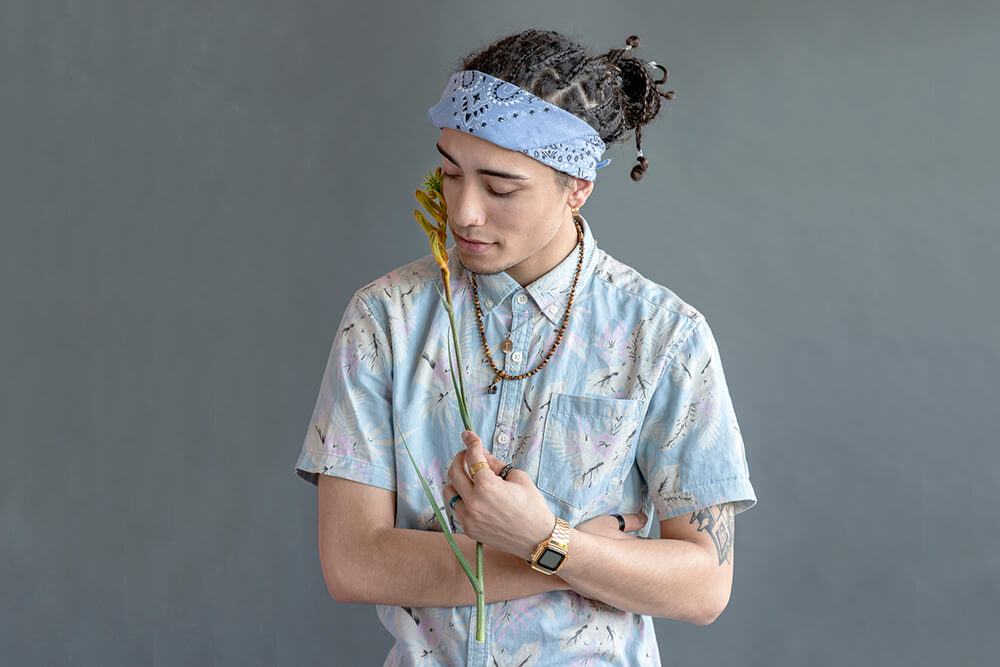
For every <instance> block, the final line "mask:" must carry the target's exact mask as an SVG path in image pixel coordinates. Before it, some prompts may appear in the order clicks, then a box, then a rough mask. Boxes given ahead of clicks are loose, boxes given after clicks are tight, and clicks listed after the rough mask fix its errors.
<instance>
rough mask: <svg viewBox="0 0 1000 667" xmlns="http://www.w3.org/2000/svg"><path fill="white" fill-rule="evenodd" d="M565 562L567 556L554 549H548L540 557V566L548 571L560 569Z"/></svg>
mask: <svg viewBox="0 0 1000 667" xmlns="http://www.w3.org/2000/svg"><path fill="white" fill-rule="evenodd" d="M564 560H566V555H565V554H561V553H559V552H558V551H553V550H552V549H546V550H545V551H543V552H542V555H541V556H539V557H538V564H539V565H540V566H542V567H544V568H545V569H546V570H554V569H556V568H557V567H559V565H560V564H562V562H563V561H564Z"/></svg>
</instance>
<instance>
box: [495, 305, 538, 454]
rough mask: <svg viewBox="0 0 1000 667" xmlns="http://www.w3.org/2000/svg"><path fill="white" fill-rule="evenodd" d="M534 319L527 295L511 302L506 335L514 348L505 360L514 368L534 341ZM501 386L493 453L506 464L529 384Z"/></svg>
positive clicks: (520, 381)
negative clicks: (531, 324)
mask: <svg viewBox="0 0 1000 667" xmlns="http://www.w3.org/2000/svg"><path fill="white" fill-rule="evenodd" d="M532 315H533V306H532V305H531V304H530V303H529V299H528V296H527V295H526V294H524V293H521V294H518V295H517V296H515V297H514V298H513V299H511V318H510V330H509V331H508V332H507V333H508V335H510V340H511V342H512V343H513V344H514V346H513V348H512V351H511V352H510V353H508V354H507V355H506V358H507V359H508V360H509V361H510V362H512V363H514V364H517V363H519V362H520V361H521V360H522V359H523V358H524V356H525V355H524V353H523V352H521V350H526V349H527V346H528V345H529V343H530V341H531V334H532V332H531V326H530V323H529V320H530V319H531V317H532ZM521 325H524V326H521ZM515 355H517V358H515ZM505 365H506V364H505ZM507 370H510V371H513V368H511V367H510V366H507ZM500 385H501V389H500V407H499V409H498V411H497V423H496V429H495V432H494V438H493V441H494V443H495V449H496V451H494V452H493V455H494V456H495V457H497V458H498V459H500V460H507V459H508V457H509V447H508V444H509V443H510V442H511V441H512V440H513V439H514V431H515V430H516V429H517V424H518V421H519V418H520V414H519V413H520V410H521V403H522V395H523V393H524V389H525V387H527V383H526V381H525V380H504V381H503V382H501V383H500Z"/></svg>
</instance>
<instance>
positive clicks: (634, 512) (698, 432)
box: [296, 72, 755, 665]
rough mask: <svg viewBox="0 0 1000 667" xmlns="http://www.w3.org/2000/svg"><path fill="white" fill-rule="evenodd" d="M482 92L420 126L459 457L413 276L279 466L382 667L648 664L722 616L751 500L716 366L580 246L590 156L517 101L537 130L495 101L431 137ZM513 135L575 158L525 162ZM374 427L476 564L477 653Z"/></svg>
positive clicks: (470, 623) (588, 243)
mask: <svg viewBox="0 0 1000 667" xmlns="http://www.w3.org/2000/svg"><path fill="white" fill-rule="evenodd" d="M460 75H461V76H460ZM488 85H493V86H498V85H503V82H502V81H499V80H497V79H495V78H494V77H490V76H489V75H486V74H483V73H481V72H474V73H470V72H465V73H462V72H460V73H457V74H456V75H454V76H453V77H452V80H451V81H450V82H449V86H448V88H446V90H445V93H444V94H443V95H442V98H441V102H440V103H439V104H438V105H437V106H436V107H434V108H432V109H431V112H430V115H431V119H432V121H434V122H435V124H436V125H437V126H438V127H440V128H441V136H440V139H439V141H438V143H437V148H438V151H439V152H440V153H441V156H442V168H443V170H444V172H445V177H444V182H443V192H444V198H445V200H446V202H447V205H448V222H449V226H450V229H451V232H452V235H453V237H454V239H455V242H456V246H455V247H454V248H453V249H452V252H451V253H450V268H451V274H452V288H453V291H454V299H455V308H456V312H457V314H458V318H459V321H460V338H461V346H462V353H463V357H464V362H465V367H464V368H463V369H461V370H462V372H463V373H465V376H466V378H467V380H466V382H467V386H468V388H469V393H470V408H471V412H472V421H473V423H474V424H475V425H476V429H477V433H472V432H465V433H462V442H463V443H464V444H465V446H466V448H465V449H462V447H461V446H460V445H459V444H458V442H457V437H456V436H458V435H459V433H460V426H459V425H460V423H461V422H460V421H459V419H458V410H457V407H456V403H455V397H454V395H453V389H452V381H451V378H450V375H449V373H450V371H449V361H448V360H449V357H448V351H447V350H448V347H447V346H448V344H449V340H450V338H449V337H450V330H449V327H448V323H447V318H446V314H445V312H444V309H443V308H442V307H441V304H440V300H439V296H438V288H439V287H440V273H439V272H438V267H437V266H436V264H435V263H434V262H433V260H432V259H430V258H429V257H428V258H424V259H423V260H418V261H417V262H414V263H412V264H409V265H407V266H404V267H401V268H400V269H397V270H396V271H393V272H391V273H388V274H386V275H385V276H383V277H382V278H380V279H378V280H376V281H375V282H373V283H371V284H370V285H368V286H366V287H364V288H362V289H361V290H359V291H358V292H357V293H355V295H354V298H353V299H352V300H351V303H350V305H349V306H348V309H347V312H346V313H345V315H344V319H343V322H342V324H341V327H340V331H339V333H338V336H337V339H336V341H335V342H334V344H333V348H332V350H331V354H330V357H329V360H328V363H327V367H326V372H325V373H324V378H323V383H322V385H321V389H320V394H319V397H318V399H317V403H316V407H315V410H314V412H313V416H312V420H311V424H310V428H309V432H308V434H307V437H306V441H305V443H304V444H303V449H302V453H301V455H300V457H299V460H298V462H297V464H296V470H297V472H298V474H299V475H300V476H302V477H303V478H304V479H307V480H309V481H311V482H313V483H315V484H317V485H318V487H319V548H320V559H321V563H322V568H323V574H324V577H325V579H326V583H327V586H328V588H329V591H330V593H331V595H332V596H333V597H334V598H336V599H337V600H338V601H341V602H364V603H371V604H376V605H378V607H377V608H378V614H379V617H380V619H381V620H382V622H383V624H384V625H385V626H386V628H387V629H388V630H389V631H390V632H391V633H392V634H393V636H394V637H395V638H396V645H395V646H394V647H393V650H392V652H391V653H390V655H389V656H388V658H387V660H386V664H416V663H417V662H418V661H419V660H423V663H422V664H424V663H428V662H429V663H430V664H479V665H486V664H491V665H492V664H498V665H503V664H539V665H554V664H579V663H581V662H586V661H588V660H605V661H609V662H616V663H622V664H658V662H659V657H658V650H657V646H656V640H655V634H654V631H653V625H652V619H651V617H652V616H659V617H664V618H674V619H680V620H685V621H689V622H692V623H696V624H708V623H710V622H712V621H713V620H714V619H715V618H716V617H717V616H718V615H719V614H720V613H721V611H722V610H723V608H724V607H725V606H726V604H727V602H728V599H729V593H730V589H731V582H732V571H733V559H734V556H733V516H734V513H735V512H738V511H742V510H744V509H747V508H748V507H750V506H752V505H753V504H754V502H755V497H754V493H753V489H752V487H751V485H750V481H749V473H748V469H747V465H746V461H745V458H744V451H743V442H742V439H741V437H740V433H739V427H738V425H737V422H736V417H735V413H734V411H733V408H732V404H731V402H730V399H729V394H728V389H727V387H726V384H725V378H724V375H723V372H722V368H721V363H720V360H719V355H718V350H717V348H716V345H715V342H714V338H713V336H712V333H711V330H710V329H709V327H708V324H707V322H706V321H705V319H704V317H703V316H702V315H701V313H699V312H698V311H697V310H696V309H694V308H693V307H692V306H690V305H688V304H687V303H685V302H684V301H682V300H681V299H680V298H679V297H677V296H676V295H675V294H674V293H673V292H671V291H670V290H668V289H667V288H665V287H662V286H659V285H656V284H655V283H652V282H651V281H649V280H647V279H645V278H643V277H642V276H641V275H640V274H638V273H637V272H636V271H635V270H633V269H631V268H629V267H627V266H625V265H624V264H621V263H620V262H617V261H616V260H614V259H612V258H611V257H610V256H608V255H607V254H606V253H604V252H603V251H602V250H600V249H599V248H597V246H596V244H595V240H594V236H593V233H592V231H591V229H590V226H589V224H588V223H587V221H586V220H585V219H584V218H583V216H581V215H579V213H578V211H579V208H580V207H582V206H583V205H584V203H585V202H586V200H587V198H588V197H589V196H590V194H591V193H592V191H593V187H594V178H593V173H594V170H595V169H596V168H597V167H598V166H603V165H602V164H601V163H597V160H596V158H598V157H600V152H601V151H603V149H604V145H603V143H601V142H600V140H599V138H598V140H597V142H594V141H593V140H592V139H591V138H589V135H591V134H592V133H593V130H592V129H591V128H589V127H588V126H587V125H586V123H583V122H582V121H580V119H579V118H576V117H575V116H573V115H572V114H569V113H568V112H565V111H563V110H561V109H559V108H558V107H556V106H554V105H548V104H546V103H544V102H543V101H541V100H539V98H537V97H534V96H530V94H529V93H527V92H526V91H523V90H519V89H518V90H517V91H515V92H516V95H517V99H518V100H519V103H520V104H521V105H522V106H523V108H525V109H527V108H534V109H539V108H540V107H539V106H538V105H542V107H546V108H547V110H546V111H545V112H544V114H539V115H545V116H546V117H547V118H555V119H556V120H555V121H551V124H550V125H544V126H542V125H534V126H528V125H525V126H520V127H519V126H516V125H515V124H514V123H510V122H508V123H507V125H506V126H504V125H503V124H502V123H500V122H494V123H491V124H490V125H489V126H487V123H486V120H494V121H495V118H496V117H498V116H497V115H496V114H497V113H498V112H499V113H507V114H508V116H507V118H508V121H509V120H510V119H511V115H510V113H511V112H510V109H511V108H519V107H518V105H516V104H515V105H513V107H512V106H510V99H511V96H510V95H505V96H504V101H505V102H507V103H508V106H505V107H502V108H501V107H500V106H499V105H496V107H494V109H495V110H493V111H490V112H488V113H484V114H483V115H478V116H476V122H477V125H471V124H470V125H468V126H462V124H461V123H458V127H455V126H454V124H451V119H453V118H456V117H459V116H461V115H462V113H463V112H462V109H463V108H467V106H465V104H466V102H467V101H468V100H469V99H476V100H481V94H482V93H483V90H485V86H488ZM506 85H507V86H510V85H511V84H506ZM492 90H494V91H496V90H497V88H495V87H494V88H493V89H492ZM474 91H475V92H474ZM507 92H508V93H509V92H511V91H510V90H509V89H507ZM533 105H534V106H533ZM490 113H492V114H493V117H492V118H491V117H490V115H489V114H490ZM524 115H525V116H527V114H524ZM519 118H520V116H519ZM479 122H482V125H478V123H479ZM545 122H550V121H545ZM581 123H582V125H581ZM449 124H451V125H452V126H448V125H449ZM486 127H491V128H492V131H488V130H484V129H483V128H486ZM476 129H479V132H476V131H475V130H476ZM529 130H533V131H534V134H536V135H537V134H538V133H539V132H542V133H543V134H544V136H547V137H548V138H550V139H552V140H553V143H562V144H565V145H566V146H570V147H574V146H575V147H576V150H580V151H582V153H583V154H584V156H585V157H584V159H582V160H578V161H574V163H573V164H572V166H570V165H567V164H566V163H565V161H564V160H562V159H560V158H558V157H556V158H553V157H552V154H543V155H540V156H538V157H534V156H531V155H530V154H529V152H530V151H529V150H528V148H527V147H524V146H522V142H524V141H525V139H524V138H525V137H526V136H528V135H529V134H531V132H529ZM581 146H582V147H581ZM588 146H589V148H588ZM563 155H565V153H564V154H563ZM553 164H555V166H553ZM604 164H606V161H605V163H604ZM554 171H562V172H563V173H569V174H571V175H573V176H574V178H573V179H572V185H571V186H570V187H568V188H567V187H563V185H562V183H561V182H560V179H559V178H557V175H556V174H554ZM397 428H398V429H399V430H401V431H402V432H403V433H404V434H405V435H406V438H407V442H408V443H409V444H410V447H411V449H413V451H414V455H415V457H416V459H417V461H418V464H419V465H420V468H421V471H422V473H423V475H424V476H425V477H426V478H427V480H428V482H429V483H430V484H431V485H432V488H434V489H435V492H436V493H438V494H439V495H438V498H437V500H438V503H439V505H441V506H443V507H446V508H449V507H450V508H451V509H450V511H451V512H452V514H451V519H452V527H453V532H456V533H457V534H456V535H455V539H456V542H457V543H458V545H459V546H460V547H461V548H462V550H463V552H464V553H465V555H466V558H467V560H469V561H470V562H473V558H474V553H475V548H474V547H475V542H476V541H477V540H478V541H481V542H483V543H484V545H486V549H485V552H486V560H485V574H486V584H485V591H486V601H487V603H489V604H488V605H487V614H486V616H487V618H486V622H487V637H486V641H485V642H477V641H475V636H474V633H475V607H474V606H472V605H474V603H475V595H474V592H473V589H472V587H471V585H470V583H469V581H468V579H467V578H466V576H465V574H464V572H463V571H462V570H461V568H460V567H459V565H458V563H457V561H456V559H455V557H454V555H453V554H452V553H451V550H450V548H449V546H448V544H447V542H446V540H445V537H444V535H443V534H442V533H441V532H440V530H437V526H436V524H435V519H434V516H433V513H432V511H431V508H430V504H429V503H428V501H427V499H426V497H425V496H424V492H423V489H422V488H421V485H420V483H419V481H418V478H417V476H416V475H415V473H414V471H413V470H412V467H411V463H410V461H409V459H408V458H407V455H406V452H405V450H404V449H403V448H402V447H401V442H400V441H399V438H398V436H397V434H396V429H397ZM480 435H483V436H485V437H487V438H488V443H484V442H483V441H482V440H481V438H480ZM508 464H512V465H513V468H507V470H505V468H506V467H507V466H508ZM470 470H471V473H470ZM654 515H655V516H656V517H657V518H658V520H659V533H660V538H659V539H648V538H649V534H650V532H651V529H652V522H651V521H650V520H649V519H650V518H652V517H653V516H654ZM633 532H638V535H632V534H630V533H633Z"/></svg>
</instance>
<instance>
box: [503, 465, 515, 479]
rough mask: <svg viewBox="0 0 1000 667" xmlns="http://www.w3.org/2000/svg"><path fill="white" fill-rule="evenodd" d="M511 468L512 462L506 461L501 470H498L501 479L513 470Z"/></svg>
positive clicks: (512, 467)
mask: <svg viewBox="0 0 1000 667" xmlns="http://www.w3.org/2000/svg"><path fill="white" fill-rule="evenodd" d="M513 469H514V464H513V463H508V464H507V465H505V466H504V467H503V470H501V471H500V477H501V479H507V475H509V474H510V471H511V470H513Z"/></svg>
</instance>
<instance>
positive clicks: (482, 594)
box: [476, 542, 486, 642]
mask: <svg viewBox="0 0 1000 667" xmlns="http://www.w3.org/2000/svg"><path fill="white" fill-rule="evenodd" d="M483 568H484V559H483V543H482V542H476V577H477V578H478V579H479V590H477V591H476V641H477V642H484V641H486V573H485V571H484V569H483Z"/></svg>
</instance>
